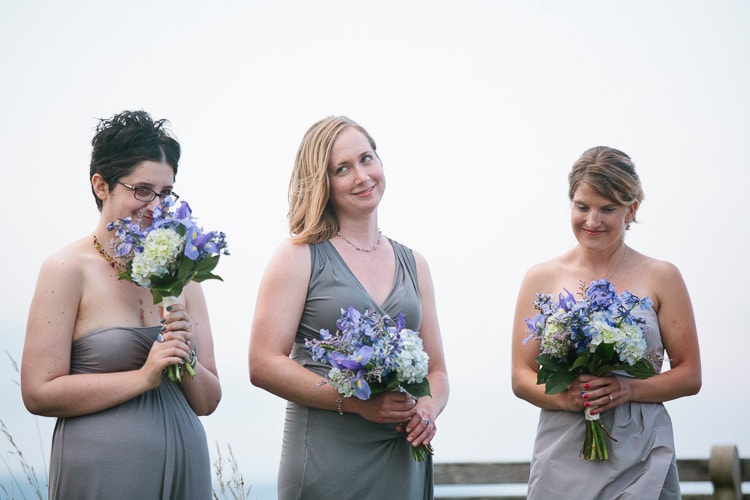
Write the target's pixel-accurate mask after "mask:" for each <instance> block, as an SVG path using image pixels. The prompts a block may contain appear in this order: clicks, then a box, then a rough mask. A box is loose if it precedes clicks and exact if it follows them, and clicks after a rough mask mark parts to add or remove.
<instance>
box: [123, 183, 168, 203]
mask: <svg viewBox="0 0 750 500" xmlns="http://www.w3.org/2000/svg"><path fill="white" fill-rule="evenodd" d="M117 183H118V184H120V185H122V186H125V187H126V188H128V189H130V190H131V191H132V192H133V196H134V197H135V199H136V200H138V201H154V200H155V199H156V197H157V196H158V197H159V201H160V202H161V203H162V204H163V203H164V202H165V201H167V200H168V199H170V198H171V200H172V202H173V203H174V202H175V201H177V200H178V199H179V197H180V195H178V194H177V193H174V192H171V191H170V192H169V193H157V192H156V191H154V190H153V189H149V188H147V187H143V186H132V185H130V184H125V183H124V182H120V181H117Z"/></svg>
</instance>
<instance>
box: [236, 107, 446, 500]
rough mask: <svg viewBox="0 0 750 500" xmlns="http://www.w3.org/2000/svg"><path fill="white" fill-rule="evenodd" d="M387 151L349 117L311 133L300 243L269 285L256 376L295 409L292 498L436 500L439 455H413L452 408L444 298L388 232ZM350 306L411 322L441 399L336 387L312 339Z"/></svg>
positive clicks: (286, 461)
mask: <svg viewBox="0 0 750 500" xmlns="http://www.w3.org/2000/svg"><path fill="white" fill-rule="evenodd" d="M375 149H376V148H375V141H374V140H373V139H372V137H370V135H369V134H368V133H367V132H366V131H365V130H364V129H363V128H362V127H361V126H359V125H358V124H356V123H354V122H353V121H351V120H350V119H348V118H345V117H330V118H326V119H323V120H321V121H319V122H317V123H315V124H314V125H313V126H312V127H310V129H309V130H308V131H307V133H306V134H305V136H304V138H303V140H302V144H301V145H300V147H299V150H298V153H297V159H296V161H295V165H294V171H293V173H292V178H291V181H290V184H289V225H290V232H291V234H292V237H291V238H290V239H289V240H287V241H285V242H283V243H282V245H281V246H280V248H279V249H278V250H277V252H276V254H275V255H274V257H273V258H272V259H271V262H270V264H269V266H268V269H267V271H266V273H265V275H264V277H263V280H262V282H261V285H260V290H259V293H258V299H257V305H256V308H255V316H254V319H253V327H252V335H251V339H250V353H249V365H250V379H251V381H252V383H253V384H254V385H256V386H258V387H261V388H263V389H266V390H267V391H269V392H271V393H273V394H275V395H277V396H279V397H282V398H284V399H286V400H288V404H287V410H286V420H285V426H284V440H283V447H282V452H281V464H280V468H279V478H278V493H279V499H280V500H289V499H298V498H307V499H321V500H323V499H325V500H328V499H331V498H358V499H373V500H380V499H385V498H389V499H390V498H393V499H395V498H404V499H406V498H408V499H414V500H416V499H428V498H433V481H432V458H431V457H429V458H428V459H427V460H426V461H425V462H415V461H414V460H413V459H412V452H411V450H410V446H414V447H417V446H420V445H427V444H429V443H430V441H431V440H432V439H433V438H434V436H435V432H436V426H435V421H436V419H437V418H438V416H439V415H440V413H441V412H442V410H443V408H444V407H445V404H446V401H447V399H448V376H447V373H446V368H445V361H444V356H443V348H442V342H441V338H440V329H439V327H438V320H437V312H436V307H435V297H434V292H433V287H432V279H431V277H430V272H429V268H428V266H427V263H426V261H425V259H424V258H423V257H422V256H421V255H420V254H418V253H416V252H413V251H412V250H410V249H409V248H407V247H405V246H404V245H401V244H400V243H398V242H396V241H394V240H392V239H390V238H387V237H385V236H383V235H382V233H381V231H380V229H379V228H378V215H377V214H378V212H377V209H378V206H379V204H380V201H381V198H382V196H383V192H384V190H385V176H384V174H383V166H382V164H381V162H380V158H379V157H378V155H377V153H376V151H375ZM348 306H353V307H356V308H362V307H366V308H369V309H372V310H375V311H377V312H379V313H381V314H388V315H389V316H391V317H392V318H395V317H396V316H397V315H398V314H399V313H403V314H404V316H405V320H406V327H407V328H409V329H411V330H416V331H419V335H420V337H421V339H422V342H423V345H424V348H425V351H426V352H427V353H428V355H429V358H430V359H429V370H428V371H429V373H428V375H427V379H428V380H429V384H430V389H431V396H425V397H421V398H418V399H417V398H413V397H411V396H410V395H409V394H408V393H404V392H387V393H380V394H378V395H376V396H374V397H372V398H371V399H367V400H360V399H357V398H356V397H341V396H340V395H339V394H338V392H337V391H336V389H335V388H334V387H333V386H332V385H330V384H326V383H325V377H326V375H327V374H328V372H329V370H330V368H331V366H329V365H327V364H325V363H322V362H319V361H316V360H314V359H313V358H312V356H311V354H310V352H308V351H307V350H306V349H305V340H306V339H317V338H319V336H320V330H321V329H328V330H330V331H332V332H333V331H335V330H336V321H337V319H338V318H339V317H340V315H341V309H342V308H346V307H348ZM404 423H405V425H402V424H404Z"/></svg>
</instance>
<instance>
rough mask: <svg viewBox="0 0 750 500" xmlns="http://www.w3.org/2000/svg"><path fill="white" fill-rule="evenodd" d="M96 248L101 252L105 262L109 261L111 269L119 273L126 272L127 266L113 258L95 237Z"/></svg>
mask: <svg viewBox="0 0 750 500" xmlns="http://www.w3.org/2000/svg"><path fill="white" fill-rule="evenodd" d="M94 248H96V250H97V251H98V252H99V255H101V256H102V257H103V258H104V260H106V261H107V264H109V267H111V268H112V269H114V270H115V271H117V272H120V273H121V272H124V271H125V269H126V267H125V264H123V263H122V262H119V261H117V260H116V259H115V258H114V257H112V256H111V255H110V254H108V253H107V251H106V250H104V247H103V246H102V244H101V243H99V238H97V237H96V235H94Z"/></svg>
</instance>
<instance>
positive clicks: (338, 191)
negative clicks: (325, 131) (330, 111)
mask: <svg viewBox="0 0 750 500" xmlns="http://www.w3.org/2000/svg"><path fill="white" fill-rule="evenodd" d="M328 179H329V182H330V203H331V206H332V207H333V209H334V211H335V212H336V214H337V216H338V217H341V216H344V215H346V214H351V215H358V214H362V213H369V212H372V211H374V210H375V209H377V206H378V204H379V203H380V200H381V199H382V197H383V193H384V191H385V176H384V174H383V166H382V164H381V163H380V158H378V155H377V154H375V151H374V150H373V149H372V146H371V145H370V142H369V141H368V139H367V137H366V136H365V135H364V134H363V133H362V132H360V131H359V130H357V129H356V128H355V127H347V128H345V129H344V130H342V131H341V133H340V134H339V135H338V137H337V138H336V141H335V142H334V143H333V148H332V150H331V160H330V162H329V163H328Z"/></svg>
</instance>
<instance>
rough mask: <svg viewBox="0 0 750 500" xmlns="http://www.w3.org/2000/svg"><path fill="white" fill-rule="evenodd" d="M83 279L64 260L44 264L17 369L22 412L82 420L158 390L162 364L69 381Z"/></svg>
mask: <svg viewBox="0 0 750 500" xmlns="http://www.w3.org/2000/svg"><path fill="white" fill-rule="evenodd" d="M84 282H85V277H84V274H83V273H82V272H81V269H80V267H79V264H78V262H77V261H76V260H75V259H72V258H70V257H69V256H67V255H66V254H64V253H62V254H58V255H56V256H54V257H51V258H50V259H48V260H47V261H46V262H45V263H44V264H43V265H42V269H41V271H40V274H39V279H38V282H37V287H36V290H35V292H34V296H33V299H32V302H31V307H30V309H29V318H28V322H27V328H26V340H25V344H24V350H23V358H22V363H21V394H22V396H23V401H24V404H25V405H26V408H27V409H28V410H29V411H30V412H32V413H35V414H38V415H44V416H50V417H66V416H77V415H85V414H88V413H92V412H96V411H100V410H104V409H106V408H110V407H112V406H115V405H118V404H120V403H123V402H125V401H127V400H129V399H132V398H133V397H135V396H137V395H139V394H142V393H143V392H145V391H147V390H149V389H152V388H154V387H156V386H158V385H159V383H160V381H161V371H162V370H163V369H164V368H165V367H166V365H167V364H169V361H168V360H167V359H164V358H162V359H149V362H147V363H146V365H144V367H143V368H142V369H140V370H134V371H128V372H118V373H101V374H79V375H70V353H71V344H72V338H73V330H74V327H75V323H76V319H77V316H78V307H79V303H80V301H81V296H82V291H83V287H84V284H85V283H84Z"/></svg>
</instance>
